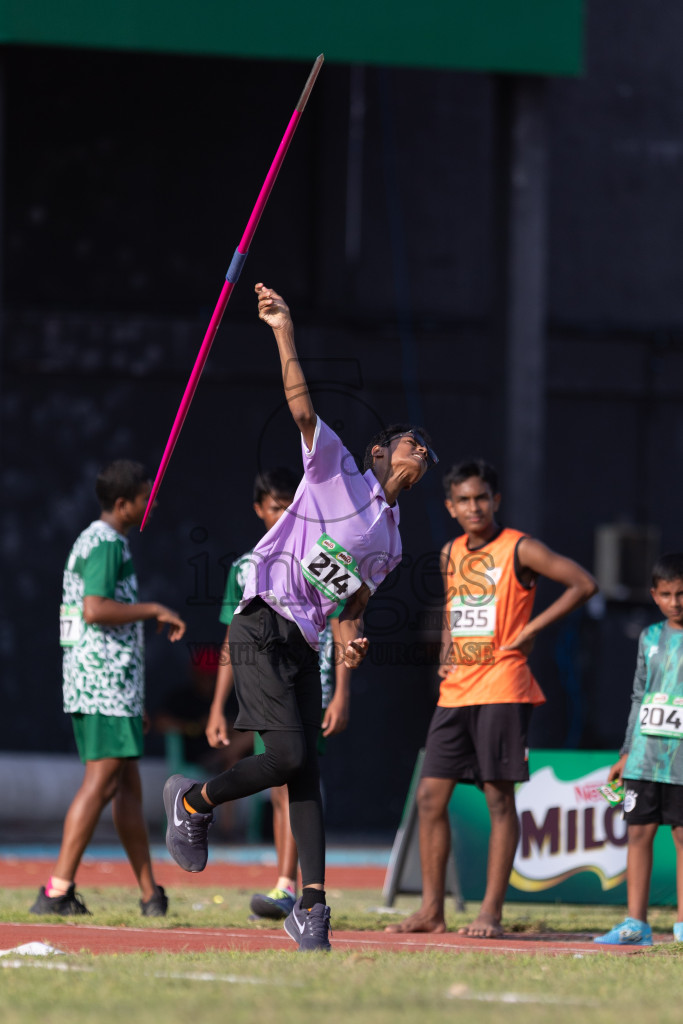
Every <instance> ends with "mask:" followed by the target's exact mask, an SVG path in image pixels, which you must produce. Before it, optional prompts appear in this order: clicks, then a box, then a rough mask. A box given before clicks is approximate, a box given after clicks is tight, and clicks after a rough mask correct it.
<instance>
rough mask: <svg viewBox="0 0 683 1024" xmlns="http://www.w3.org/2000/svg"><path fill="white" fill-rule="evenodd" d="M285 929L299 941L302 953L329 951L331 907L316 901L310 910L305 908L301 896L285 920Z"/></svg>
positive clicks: (291, 936) (291, 937)
mask: <svg viewBox="0 0 683 1024" xmlns="http://www.w3.org/2000/svg"><path fill="white" fill-rule="evenodd" d="M285 931H286V932H287V934H288V935H289V937H290V939H294V941H295V942H296V943H297V945H298V946H299V952H300V953H314V952H316V951H317V950H322V951H324V952H326V953H327V952H329V950H331V949H332V947H331V946H330V939H329V935H330V908H329V907H326V906H324V905H323V904H322V903H316V905H315V906H314V907H311V909H310V910H304V909H303V908H302V906H301V897H299V899H298V900H297V901H296V903H295V904H294V906H293V907H292V911H291V913H290V915H289V917H288V918H287V920H286V921H285Z"/></svg>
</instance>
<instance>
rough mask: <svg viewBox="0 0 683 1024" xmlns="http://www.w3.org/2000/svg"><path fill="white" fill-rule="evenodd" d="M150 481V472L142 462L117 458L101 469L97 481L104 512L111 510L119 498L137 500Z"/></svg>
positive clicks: (99, 499) (97, 491) (98, 496)
mask: <svg viewBox="0 0 683 1024" xmlns="http://www.w3.org/2000/svg"><path fill="white" fill-rule="evenodd" d="M147 483H149V473H148V472H147V470H146V469H145V467H144V466H143V465H142V463H141V462H131V461H130V459H115V460H114V462H110V463H109V465H108V466H105V467H104V469H102V470H100V472H99V473H98V476H97V480H96V481H95V494H96V495H97V500H98V501H99V503H100V508H101V509H102V511H103V512H111V510H112V509H113V507H114V505H115V504H116V499H117V498H125V499H126V501H135V499H136V498H137V496H138V494H139V493H140V491H141V490H142V488H143V487H144V486H145V484H147Z"/></svg>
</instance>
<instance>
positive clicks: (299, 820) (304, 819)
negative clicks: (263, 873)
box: [206, 725, 325, 885]
mask: <svg viewBox="0 0 683 1024" xmlns="http://www.w3.org/2000/svg"><path fill="white" fill-rule="evenodd" d="M319 731H320V726H319V725H318V726H316V727H315V728H313V727H310V726H309V727H304V729H303V732H276V731H274V730H272V729H271V730H269V731H268V732H263V733H261V739H262V740H263V743H264V745H265V748H266V752H265V754H254V755H253V756H252V757H245V758H244V759H243V760H242V761H238V762H237V764H235V765H234V766H233V767H232V768H230V769H229V770H228V771H227V772H223V774H222V775H218V776H216V778H215V779H211V781H210V782H208V783H207V786H206V793H207V796H208V798H209V800H210V801H211V803H213V804H223V803H225V802H226V801H227V800H237V799H239V798H240V797H244V796H251V795H252V794H253V793H260V792H261V790H263V789H270V787H271V786H282V785H284V784H285V783H286V784H287V789H288V791H289V816H290V821H291V824H292V833H293V835H294V838H295V840H296V845H297V848H298V851H299V860H300V863H301V877H302V881H303V884H304V885H311V884H312V883H314V882H320V883H323V882H324V881H325V833H324V828H323V809H322V799H321V796H320V770H319V767H318V751H317V743H318V733H319Z"/></svg>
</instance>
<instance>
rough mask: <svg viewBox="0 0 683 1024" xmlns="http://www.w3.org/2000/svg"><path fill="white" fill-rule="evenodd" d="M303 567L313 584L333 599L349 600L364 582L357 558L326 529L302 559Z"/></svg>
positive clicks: (307, 577)
mask: <svg viewBox="0 0 683 1024" xmlns="http://www.w3.org/2000/svg"><path fill="white" fill-rule="evenodd" d="M301 570H302V572H303V574H304V576H305V577H306V579H307V580H308V582H309V583H310V584H312V586H314V587H315V588H316V589H317V590H319V591H321V593H323V594H324V595H325V597H327V598H328V599H329V600H330V601H335V602H336V601H346V600H347V598H349V597H351V594H355V592H356V591H357V590H358V588H359V587H360V585H361V583H362V582H363V581H362V579H361V578H360V573H359V572H358V566H357V564H356V559H355V558H354V557H353V555H350V554H349V552H348V551H346V550H345V549H344V548H343V547H342V546H341V544H337V542H336V540H333V538H332V537H330V536H329V535H328V534H327V533H324V534H323V535H322V537H319V538H318V540H317V541H316V542H315V544H314V545H313V547H312V548H311V549H310V551H308V553H307V554H306V555H304V557H303V558H302V559H301Z"/></svg>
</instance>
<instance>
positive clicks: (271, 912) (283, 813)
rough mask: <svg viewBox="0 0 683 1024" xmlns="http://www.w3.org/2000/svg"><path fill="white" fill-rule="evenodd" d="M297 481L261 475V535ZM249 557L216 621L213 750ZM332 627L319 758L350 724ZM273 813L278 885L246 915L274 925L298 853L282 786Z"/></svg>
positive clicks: (282, 911) (282, 474)
mask: <svg viewBox="0 0 683 1024" xmlns="http://www.w3.org/2000/svg"><path fill="white" fill-rule="evenodd" d="M298 484H299V478H298V477H297V476H296V474H295V473H294V472H293V471H292V470H291V469H288V468H287V467H279V468H277V469H272V470H264V471H263V472H262V473H259V474H258V475H257V477H256V479H255V481H254V494H253V508H254V512H255V513H256V515H257V516H258V517H259V519H260V520H261V521H262V522H263V526H264V529H265V530H266V531H268V530H270V528H271V527H272V526H274V525H275V523H276V522H277V521H278V519H279V518H280V516H281V515H282V514H283V512H285V510H286V509H287V508H289V506H290V505H291V503H292V500H293V498H294V493H295V491H296V489H297V487H298ZM250 555H251V552H250V551H248V552H246V553H245V554H244V555H242V557H241V558H238V559H237V560H236V561H235V562H233V564H232V565H231V567H230V571H229V573H228V579H227V582H226V587H225V595H224V597H223V605H222V608H221V613H220V616H219V619H220V621H221V622H222V623H223V624H224V625H225V640H224V643H223V646H222V649H221V658H220V663H219V667H218V675H217V677H216V689H215V692H214V698H213V702H212V705H211V710H210V712H209V720H208V722H207V725H206V738H207V740H208V741H209V744H210V745H211V746H212V747H216V748H220V747H226V746H228V744H229V742H230V741H229V738H228V726H227V720H226V718H225V702H226V700H227V698H228V696H229V695H230V692H231V691H232V688H233V682H234V679H233V672H232V665H231V664H230V656H229V648H228V640H229V636H230V624H231V623H232V620H233V616H234V614H235V609H236V608H237V607H238V605H239V603H240V601H241V600H242V594H243V592H244V585H245V581H246V572H247V570H248V568H249V557H250ZM335 640H337V641H338V640H339V638H338V637H337V636H335V637H333V632H332V625H331V624H330V623H329V622H328V624H327V627H326V629H325V630H324V632H323V634H321V643H320V657H319V663H320V677H321V682H322V707H323V720H322V731H321V735H320V738H319V741H318V752H319V753H322V752H323V748H324V742H325V739H326V737H327V736H332V735H334V734H336V733H339V732H342V731H343V730H344V729H345V728H346V726H347V724H348V720H349V686H350V676H351V670H350V669H347V668H346V666H345V665H344V664H343V663H340V664H338V665H337V666H336V668H335V661H336V660H337V659H335V657H334V643H335ZM264 751H265V746H264V743H263V740H262V739H261V737H260V736H259V734H258V733H254V753H255V754H263V753H264ZM270 800H271V804H272V807H273V838H274V841H275V852H276V855H277V872H278V875H277V880H276V883H275V886H274V887H273V888H272V889H271V890H270V892H268V893H254V895H253V896H252V898H251V903H250V909H251V911H252V913H253V914H254V915H256V916H257V917H267V918H272V919H274V920H278V919H283V918H285V917H287V915H288V914H289V913H290V911H291V909H292V907H293V906H294V903H295V901H296V895H297V875H298V862H299V857H298V851H297V848H296V842H295V840H294V836H293V835H292V830H291V826H290V821H289V795H288V792H287V786H273V787H272V788H271V790H270Z"/></svg>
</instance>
